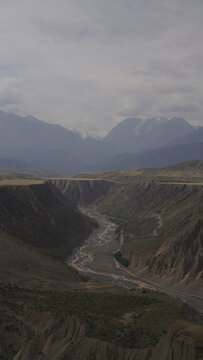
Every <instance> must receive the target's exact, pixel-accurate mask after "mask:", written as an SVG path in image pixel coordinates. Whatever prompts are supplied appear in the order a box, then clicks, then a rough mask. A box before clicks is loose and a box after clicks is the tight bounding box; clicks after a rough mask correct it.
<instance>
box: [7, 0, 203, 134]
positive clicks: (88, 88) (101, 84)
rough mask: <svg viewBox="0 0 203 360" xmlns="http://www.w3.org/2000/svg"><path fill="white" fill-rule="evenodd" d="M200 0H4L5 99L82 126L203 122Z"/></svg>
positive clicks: (10, 105) (15, 107) (101, 128)
mask: <svg viewBox="0 0 203 360" xmlns="http://www.w3.org/2000/svg"><path fill="white" fill-rule="evenodd" d="M202 17H203V2H202V1H201V0H185V1H182V0H165V1H162V0H153V1H151V0H125V1H123V0H108V1H107V0H103V1H99V0H86V1H83V0H58V1H56V0H43V1H40V0H35V1H33V0H20V2H16V1H15V0H7V1H0V46H1V50H2V51H1V59H0V106H1V108H4V109H11V110H12V111H16V112H18V113H21V114H23V115H26V114H31V115H33V116H36V117H39V118H41V119H42V120H45V121H47V122H50V123H56V122H58V123H60V124H62V125H64V126H66V127H69V128H76V129H78V130H79V131H81V132H82V133H87V132H89V133H91V134H100V135H101V134H104V133H106V132H107V131H108V130H110V129H111V128H112V127H113V126H114V125H115V124H116V123H117V122H119V121H121V120H122V119H123V118H125V117H127V116H140V117H147V116H156V115H158V116H162V115H164V116H168V117H170V116H174V115H175V114H176V113H177V114H178V115H179V114H180V113H181V116H183V117H185V118H186V119H188V120H190V121H192V122H194V123H199V124H202V119H203V106H202V104H203V66H202V65H203V49H202V46H201V44H202V31H203V24H202Z"/></svg>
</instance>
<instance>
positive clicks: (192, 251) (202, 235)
mask: <svg viewBox="0 0 203 360" xmlns="http://www.w3.org/2000/svg"><path fill="white" fill-rule="evenodd" d="M121 254H122V257H123V258H125V259H127V260H128V262H129V264H130V268H131V270H136V271H142V270H143V269H145V270H147V271H148V272H149V273H150V274H153V275H158V276H160V277H165V276H167V277H168V279H170V280H171V282H172V283H176V282H179V281H184V282H185V284H189V283H191V282H195V284H196V285H198V286H203V220H200V219H199V220H198V221H197V222H196V224H195V225H194V226H192V228H191V229H189V230H186V231H182V234H181V235H178V236H174V238H173V237H172V238H171V239H169V240H168V241H166V242H163V244H162V245H159V246H157V247H156V248H155V249H153V250H151V251H148V252H147V253H144V254H142V253H141V254H139V253H136V247H134V248H133V250H132V247H130V245H129V244H124V246H123V247H122V248H121Z"/></svg>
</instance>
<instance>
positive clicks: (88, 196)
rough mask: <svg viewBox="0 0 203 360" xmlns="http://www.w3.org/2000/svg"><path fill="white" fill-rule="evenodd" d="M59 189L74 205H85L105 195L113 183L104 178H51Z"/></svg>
mask: <svg viewBox="0 0 203 360" xmlns="http://www.w3.org/2000/svg"><path fill="white" fill-rule="evenodd" d="M52 182H53V183H54V185H56V187H57V188H58V189H60V191H61V192H62V193H63V194H64V195H67V196H68V198H69V199H71V200H72V201H73V203H74V204H76V205H82V206H86V205H89V204H90V203H92V202H94V201H96V200H97V199H98V198H100V197H102V196H105V195H106V194H107V193H108V191H109V189H110V188H111V187H112V186H113V185H114V183H113V182H110V181H106V180H82V179H78V180H76V179H74V180H52Z"/></svg>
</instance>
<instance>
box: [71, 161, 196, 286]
mask: <svg viewBox="0 0 203 360" xmlns="http://www.w3.org/2000/svg"><path fill="white" fill-rule="evenodd" d="M184 166H185V171H184V170H182V169H183V168H184V167H183V165H182V164H181V165H180V169H179V167H178V166H177V167H176V169H174V168H173V167H172V168H168V170H165V173H164V172H163V171H162V170H161V171H159V172H158V173H156V172H154V171H153V170H152V172H151V178H150V176H149V173H150V172H149V171H147V170H146V172H145V173H142V174H141V173H140V172H139V171H138V172H137V173H136V172H134V173H130V172H129V173H128V172H115V173H106V174H104V175H102V174H101V175H100V176H101V177H102V176H103V180H105V179H106V180H107V179H108V180H111V181H112V184H113V185H112V186H111V188H110V189H109V191H108V193H107V194H106V195H104V196H103V197H101V196H100V197H99V199H98V198H97V196H96V195H94V197H92V198H91V199H92V203H94V204H96V205H97V207H98V209H99V210H100V211H101V212H103V213H105V214H107V215H108V216H111V217H113V218H114V221H116V222H117V223H118V224H119V229H118V232H119V231H121V229H122V230H123V232H124V244H123V246H122V248H121V250H120V251H121V255H122V257H123V258H124V259H126V260H127V261H128V264H129V268H130V269H131V270H132V271H133V270H135V271H136V272H137V271H139V272H140V271H144V272H145V273H148V274H149V275H151V276H154V275H155V276H158V277H160V278H161V279H163V280H164V281H166V282H169V283H171V284H177V283H180V282H181V284H185V286H187V285H189V284H193V285H194V284H196V286H197V287H199V289H200V290H201V289H202V284H203V283H202V281H203V277H202V272H203V263H202V261H203V250H202V249H203V246H202V226H203V225H202V224H203V223H202V220H203V219H202V213H203V202H202V199H203V185H201V183H195V181H200V180H201V172H202V170H201V166H200V162H194V163H191V162H189V163H188V171H186V168H187V165H186V164H185V165H184ZM191 167H192V168H193V170H192V171H193V173H194V175H193V180H192V178H191V176H192V174H191ZM167 171H168V173H167ZM181 171H182V175H183V173H184V174H185V176H186V179H187V180H184V179H183V178H182V179H180V178H178V176H180V172H181ZM166 173H167V175H168V178H167V175H166ZM162 174H163V175H164V176H163V175H162ZM86 175H87V174H86ZM89 176H90V180H89V181H90V182H91V183H92V182H94V180H93V179H91V174H90V175H89ZM173 179H174V180H173ZM197 179H198V180H197ZM82 181H83V180H79V179H78V180H77V181H76V183H75V187H77V188H78V190H77V191H78V192H80V189H81V186H82V184H83V182H82ZM87 181H88V180H86V183H87ZM193 181H194V183H193ZM73 182H74V180H73ZM78 184H80V185H79V186H78ZM86 186H87V185H86ZM75 193H76V190H75V189H74V192H72V191H71V188H70V189H69V194H70V196H72V198H73V199H74V194H75ZM80 194H81V195H80V196H81V197H82V196H83V192H81V193H80ZM78 198H79V197H78V196H77V198H75V201H76V202H77V199H78ZM159 222H160V224H159Z"/></svg>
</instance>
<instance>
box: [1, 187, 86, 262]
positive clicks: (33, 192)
mask: <svg viewBox="0 0 203 360" xmlns="http://www.w3.org/2000/svg"><path fill="white" fill-rule="evenodd" d="M0 198H1V202H0V216H1V217H0V228H1V230H2V231H3V232H6V233H8V234H9V235H11V236H15V237H17V238H19V239H21V240H23V241H24V242H26V243H27V244H30V245H32V246H36V247H39V248H42V249H44V250H45V251H47V253H50V254H52V255H60V256H61V257H65V256H67V254H68V253H69V252H71V250H72V248H73V247H74V246H76V245H77V244H79V243H80V242H81V240H82V239H84V238H85V236H87V235H88V234H89V233H90V232H91V225H90V223H88V221H86V220H85V219H84V218H83V217H82V215H81V214H80V213H79V212H78V210H77V208H75V207H74V206H73V204H72V203H71V202H70V200H68V199H67V198H65V197H64V196H63V195H62V194H61V192H60V191H59V190H57V189H56V188H55V186H53V185H51V184H48V183H44V184H39V185H28V186H1V187H0Z"/></svg>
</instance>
